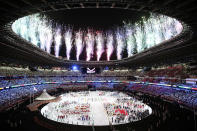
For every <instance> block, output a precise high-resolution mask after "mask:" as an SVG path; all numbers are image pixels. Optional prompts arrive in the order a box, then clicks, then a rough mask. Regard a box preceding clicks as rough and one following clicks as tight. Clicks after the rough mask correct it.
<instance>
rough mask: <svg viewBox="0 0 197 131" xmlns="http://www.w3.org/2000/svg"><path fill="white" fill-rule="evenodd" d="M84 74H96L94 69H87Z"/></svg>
mask: <svg viewBox="0 0 197 131" xmlns="http://www.w3.org/2000/svg"><path fill="white" fill-rule="evenodd" d="M86 73H87V74H94V73H96V69H95V68H87V71H86Z"/></svg>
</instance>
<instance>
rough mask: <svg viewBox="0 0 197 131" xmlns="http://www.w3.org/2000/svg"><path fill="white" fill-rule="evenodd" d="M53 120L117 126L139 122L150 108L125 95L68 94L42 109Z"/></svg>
mask: <svg viewBox="0 0 197 131" xmlns="http://www.w3.org/2000/svg"><path fill="white" fill-rule="evenodd" d="M41 114H42V115H43V116H44V117H46V118H48V119H50V120H53V121H56V122H61V123H67V124H73V125H85V126H92V125H94V126H107V125H118V124H125V123H129V122H134V121H139V120H141V119H143V118H145V117H147V116H149V115H150V114H152V109H151V108H150V107H149V106H148V105H146V104H144V103H142V102H141V101H139V100H137V99H135V98H133V97H130V96H128V95H127V94H124V93H118V92H106V91H83V92H71V93H66V94H63V95H61V100H60V101H58V102H51V103H49V104H47V105H46V106H44V107H43V108H42V109H41Z"/></svg>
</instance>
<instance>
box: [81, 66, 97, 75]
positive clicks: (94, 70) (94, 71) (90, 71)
mask: <svg viewBox="0 0 197 131" xmlns="http://www.w3.org/2000/svg"><path fill="white" fill-rule="evenodd" d="M81 72H82V74H98V73H100V68H95V67H93V68H89V67H87V68H81Z"/></svg>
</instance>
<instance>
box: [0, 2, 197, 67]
mask: <svg viewBox="0 0 197 131" xmlns="http://www.w3.org/2000/svg"><path fill="white" fill-rule="evenodd" d="M194 2H195V0H187V1H182V0H40V1H35V0H17V1H13V0H1V1H0V11H1V17H0V46H1V48H0V59H1V62H2V61H8V62H13V63H17V62H18V63H21V64H22V63H23V64H31V65H35V66H36V65H41V66H69V65H70V64H74V63H75V64H79V65H93V66H106V65H108V66H127V67H131V68H132V67H133V68H134V67H138V66H150V65H154V64H159V63H163V64H165V63H173V62H185V61H187V60H190V59H193V58H195V57H196V55H197V51H196V49H197V44H196V42H197V37H196V35H197V34H196V33H197V25H196V23H197V18H196V17H195V16H196V14H197V7H196V4H194ZM78 8H118V9H126V10H131V11H132V10H135V11H145V12H154V13H160V14H164V15H167V16H170V17H174V18H176V19H177V20H179V21H183V22H184V23H185V24H186V26H185V30H184V31H183V32H182V33H181V34H180V35H179V36H177V37H176V38H175V39H171V40H169V41H167V42H165V43H170V44H161V45H158V46H156V47H153V48H151V49H148V50H146V51H144V52H142V53H139V54H136V55H134V56H132V57H130V58H127V59H123V60H121V61H109V62H107V61H106V62H104V63H103V62H97V61H93V62H86V61H84V62H83V61H82V62H81V61H80V62H77V61H65V60H63V59H58V58H56V57H54V56H53V55H50V54H48V53H46V52H44V51H42V50H41V49H39V48H36V47H34V46H32V45H30V44H27V41H25V40H24V39H22V38H20V37H19V36H17V35H16V34H14V33H13V31H12V30H11V24H12V22H13V21H14V20H16V19H18V18H21V17H23V16H26V15H30V14H33V13H38V12H55V11H58V10H65V9H67V10H69V9H78Z"/></svg>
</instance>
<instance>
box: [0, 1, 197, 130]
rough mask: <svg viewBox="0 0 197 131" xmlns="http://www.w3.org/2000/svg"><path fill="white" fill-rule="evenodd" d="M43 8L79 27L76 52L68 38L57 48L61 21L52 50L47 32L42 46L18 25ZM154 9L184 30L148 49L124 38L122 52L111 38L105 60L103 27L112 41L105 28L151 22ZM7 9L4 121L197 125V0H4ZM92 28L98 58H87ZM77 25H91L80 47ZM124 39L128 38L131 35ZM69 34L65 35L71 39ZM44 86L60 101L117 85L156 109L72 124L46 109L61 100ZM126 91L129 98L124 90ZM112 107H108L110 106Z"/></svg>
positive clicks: (0, 117) (0, 63)
mask: <svg viewBox="0 0 197 131" xmlns="http://www.w3.org/2000/svg"><path fill="white" fill-rule="evenodd" d="M36 13H39V18H41V19H42V20H43V19H46V20H47V22H48V23H50V24H51V26H52V27H54V28H56V27H58V26H57V25H61V26H62V27H64V26H65V27H69V29H72V30H73V32H72V33H71V35H72V36H74V35H75V36H76V37H75V38H73V39H75V41H74V40H73V41H72V42H71V44H72V47H71V49H70V52H71V53H70V54H69V55H70V58H69V59H68V55H67V54H66V51H65V50H68V49H67V48H68V47H67V45H66V44H61V45H60V47H61V48H59V52H58V53H56V45H57V43H56V42H55V40H54V39H55V33H54V32H56V31H54V28H52V31H53V35H54V36H52V39H53V40H52V41H53V42H51V46H50V51H49V52H47V51H46V47H45V50H43V49H41V48H39V47H40V46H41V45H40V43H41V42H40V41H41V39H39V43H38V44H39V46H35V45H33V44H32V43H31V42H30V41H28V40H27V39H25V38H23V37H21V36H20V35H18V34H17V32H14V31H13V28H12V26H13V23H14V22H15V21H17V20H19V19H20V18H25V17H26V16H30V15H33V14H36ZM151 13H153V14H154V15H153V16H155V18H158V16H159V15H164V16H166V17H169V18H174V19H175V20H177V21H178V22H180V23H181V26H182V27H183V30H182V31H181V32H180V34H178V35H175V36H173V37H170V39H167V40H164V41H162V42H161V43H157V45H154V46H151V47H150V48H147V47H145V48H144V50H143V51H141V52H140V51H139V52H137V51H134V52H132V55H131V56H129V53H128V51H127V48H126V46H125V47H124V48H123V50H122V51H121V55H122V56H121V59H119V58H118V55H117V54H118V51H119V50H118V47H117V45H115V44H112V46H111V47H113V46H114V47H113V48H114V50H113V52H112V53H111V54H110V57H111V58H110V60H108V54H107V51H108V48H107V45H104V46H103V50H104V51H103V52H102V53H101V55H100V58H99V60H98V50H99V46H98V47H97V45H98V43H96V42H95V41H96V35H98V34H99V33H101V34H102V33H103V34H104V35H103V36H102V37H103V39H104V42H106V43H107V40H108V39H107V35H106V34H107V33H109V34H110V33H111V32H112V31H114V32H115V30H119V29H120V28H121V27H124V29H123V30H124V31H125V30H126V27H125V25H126V26H130V25H132V24H133V25H135V23H139V26H140V27H141V28H142V29H144V28H145V27H143V26H144V25H143V24H142V23H143V22H142V20H148V19H149V18H150V17H152V14H151ZM0 14H1V17H0V127H1V128H2V129H4V130H21V131H23V130H31V131H35V130H38V131H39V130H61V131H63V130H69V131H70V130H72V131H73V130H84V131H85V130H93V131H95V130H96V131H101V130H102V131H104V130H106V131H122V130H124V131H125V130H128V131H186V130H188V131H197V121H196V120H197V17H196V15H197V6H196V0H185V1H183V0H39V1H35V0H15V1H13V0H0ZM45 17H46V18H45ZM162 17H163V16H162ZM43 23H44V22H43ZM48 23H47V24H48ZM125 23H126V24H125ZM128 23H129V24H128ZM48 25H49V24H48ZM155 26H157V25H155ZM40 27H41V26H38V27H37V28H40ZM141 28H140V29H141ZM151 28H152V27H151ZM62 29H63V30H61V31H62V32H61V33H62V34H64V33H65V32H66V29H64V28H62ZM167 29H169V28H167ZM22 30H24V29H22ZM89 30H90V32H91V31H92V30H94V31H95V32H94V34H95V38H94V39H95V41H94V42H95V43H96V44H93V47H92V48H94V49H95V50H94V51H93V53H92V56H91V59H89V60H87V57H88V56H87V55H88V53H87V52H88V44H87V39H88V37H87V36H88V35H87V36H85V35H86V33H87V32H88V31H89ZM31 31H32V30H30V31H29V32H31ZM77 31H78V32H79V33H81V32H83V33H84V32H85V33H84V34H82V33H81V34H82V37H83V39H84V40H83V42H81V45H83V49H84V50H82V51H81V52H80V54H79V55H78V54H77V53H78V52H79V51H78V47H77V46H78V45H77V44H75V42H76V41H77V35H76V34H77V33H76V32H77ZM135 31H136V30H135ZM92 32H93V31H92ZM92 32H91V33H92ZM105 32H107V33H106V34H105ZM114 32H113V33H111V34H113V37H115V36H117V33H114ZM120 32H121V31H120ZM125 32H126V31H125ZM156 33H157V32H156ZM30 34H31V33H30ZM35 34H36V33H35ZM142 34H143V33H142ZM24 35H26V34H24ZM64 36H65V34H64ZM104 36H106V37H104ZM135 37H136V38H137V37H141V36H140V35H138V36H135ZM62 39H63V38H62ZM65 39H66V38H65ZM124 39H125V41H126V38H124ZM142 39H143V38H142ZM145 39H146V38H145ZM147 39H148V38H147ZM84 41H86V43H85V42H84ZM98 41H99V40H98ZM135 41H137V40H135ZM63 42H65V43H66V40H63ZM104 42H103V43H104ZM115 42H116V43H118V39H115V40H114V43H115ZM136 43H137V42H136ZM79 45H80V44H79ZM137 46H139V45H137ZM127 47H128V44H127ZM81 48H82V47H81ZM115 48H117V49H116V50H115ZM135 50H137V47H136V48H135ZM56 54H58V57H57V55H56ZM77 55H78V58H79V60H78V58H77V57H76V56H77ZM45 90H46V91H47V93H48V94H49V96H54V97H55V99H54V101H55V102H56V100H57V101H59V98H60V96H61V95H63V94H68V93H70V92H76V93H79V94H80V92H86V91H88V92H94V91H97V92H106V94H107V93H112V92H113V91H115V92H117V93H118V94H116V95H117V96H119V94H121V93H124V94H126V95H128V96H130V97H132V99H133V101H134V102H135V100H136V101H137V100H139V101H140V102H143V104H142V105H143V106H144V104H147V105H148V106H150V107H151V109H152V114H151V113H150V115H149V116H146V117H143V113H142V112H140V113H139V114H140V115H139V114H137V115H138V117H139V119H140V120H139V121H130V120H129V121H130V122H129V123H119V122H118V124H117V125H116V124H115V125H113V124H112V123H113V122H112V123H110V122H109V125H108V126H106V125H105V126H96V125H94V124H92V125H91V124H89V126H87V125H80V124H79V125H78V123H77V125H76V124H71V123H70V124H69V120H68V122H67V123H64V122H63V123H62V122H59V121H58V120H57V121H54V120H52V119H50V118H47V117H44V115H43V114H42V113H41V110H42V109H43V108H44V106H46V105H48V103H49V104H50V103H53V102H54V101H53V100H52V101H50V100H47V101H45V100H41V101H40V100H37V99H36V98H38V97H39V96H40V95H41V94H43V93H44V91H45ZM112 96H113V95H112ZM120 99H123V100H124V98H121V97H120ZM115 104H116V103H115ZM117 104H118V103H117ZM139 105H140V104H139ZM139 105H137V108H138V106H139ZM140 106H141V105H140ZM120 108H121V109H128V108H129V107H127V108H125V107H124V106H123V107H121V106H120ZM140 108H141V107H140ZM104 109H107V108H106V107H105V108H104ZM139 110H140V109H139ZM105 111H106V110H105ZM128 112H129V111H128ZM134 113H136V112H135V111H134ZM106 114H107V115H109V114H108V112H107V113H106ZM64 117H65V116H64ZM103 119H104V118H103ZM70 122H71V121H70ZM72 122H73V121H72Z"/></svg>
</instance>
